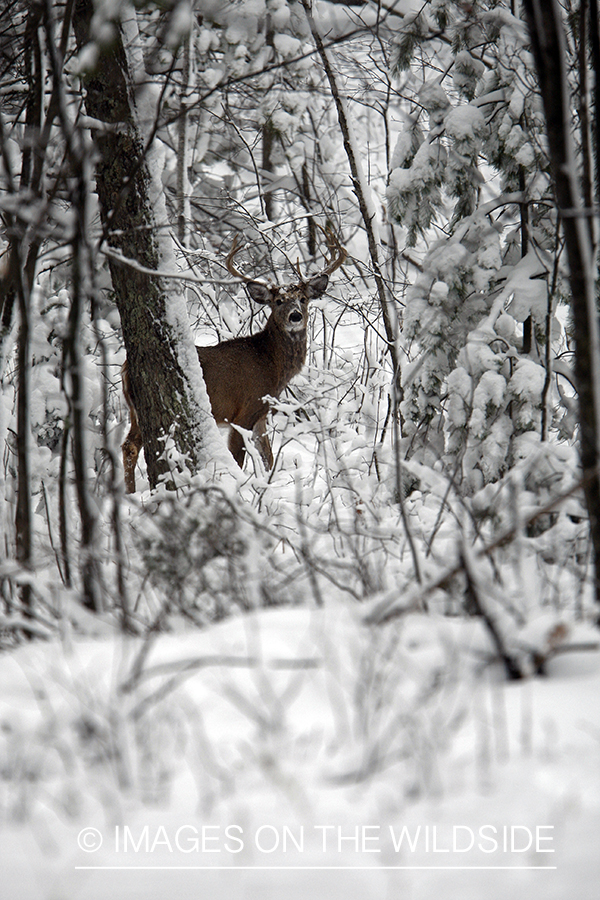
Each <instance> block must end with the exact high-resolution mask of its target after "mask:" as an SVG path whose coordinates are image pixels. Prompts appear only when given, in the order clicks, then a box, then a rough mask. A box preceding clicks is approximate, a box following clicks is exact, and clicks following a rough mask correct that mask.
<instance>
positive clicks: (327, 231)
mask: <svg viewBox="0 0 600 900" xmlns="http://www.w3.org/2000/svg"><path fill="white" fill-rule="evenodd" d="M317 224H318V223H317ZM319 228H320V229H321V231H322V232H323V234H324V235H325V240H326V241H327V250H328V252H329V253H330V254H331V257H330V259H329V261H328V263H327V265H326V267H325V268H324V269H323V270H322V271H321V273H320V274H321V275H331V273H332V272H335V270H336V269H339V268H340V266H342V265H343V264H344V262H345V261H346V259H347V257H348V251H347V250H346V248H345V247H342V245H341V244H340V242H339V240H338V238H337V236H336V234H335V232H334V230H333V227H332V226H331V223H330V222H329V223H328V224H327V227H326V228H323V226H322V225H319Z"/></svg>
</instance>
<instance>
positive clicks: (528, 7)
mask: <svg viewBox="0 0 600 900" xmlns="http://www.w3.org/2000/svg"><path fill="white" fill-rule="evenodd" d="M524 8H525V12H526V16H527V23H528V26H529V32H530V35H531V45H532V50H533V55H534V59H535V64H536V69H537V73H538V79H539V84H540V91H541V94H542V101H543V105H544V113H545V117H546V133H547V136H548V147H549V151H550V166H551V171H552V177H553V181H554V192H555V196H556V203H557V207H558V210H559V213H560V214H561V217H562V228H563V233H564V237H565V245H566V250H567V256H568V260H569V283H570V287H571V309H572V313H573V326H574V335H575V349H576V354H575V377H576V381H577V392H578V397H579V427H580V441H579V443H580V456H581V465H582V468H583V484H584V492H585V499H586V506H587V510H588V515H589V520H590V531H591V537H592V543H593V552H594V561H595V569H596V590H595V593H596V599H597V600H598V602H600V577H599V576H600V476H599V472H598V463H599V461H600V455H599V447H600V430H599V429H600V414H599V410H600V399H599V392H600V358H599V357H600V350H599V343H600V341H599V338H598V311H597V307H596V302H595V288H594V275H595V269H594V263H593V254H592V243H591V239H590V229H589V225H588V222H587V221H586V218H585V217H586V216H589V215H590V214H591V211H590V210H587V211H586V210H584V208H583V206H582V203H581V200H580V198H579V196H578V183H577V173H576V171H575V160H574V152H573V146H572V141H573V136H572V135H571V110H570V103H569V96H568V83H567V73H566V71H565V65H566V62H565V59H566V55H565V52H564V46H563V44H564V35H563V31H562V29H563V24H562V19H561V12H560V8H559V6H558V4H557V3H556V0H550V2H548V0H524ZM595 74H596V80H597V79H598V77H599V76H600V72H598V71H596V73H595ZM596 149H597V148H596Z"/></svg>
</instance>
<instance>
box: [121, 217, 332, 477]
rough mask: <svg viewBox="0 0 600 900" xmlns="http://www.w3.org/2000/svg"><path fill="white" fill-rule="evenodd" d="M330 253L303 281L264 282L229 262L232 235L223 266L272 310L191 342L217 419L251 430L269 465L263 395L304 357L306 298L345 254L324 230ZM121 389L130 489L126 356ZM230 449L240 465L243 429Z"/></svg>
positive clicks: (275, 391) (132, 438)
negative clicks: (240, 328) (221, 334)
mask: <svg viewBox="0 0 600 900" xmlns="http://www.w3.org/2000/svg"><path fill="white" fill-rule="evenodd" d="M327 237H328V245H329V259H328V260H327V265H326V267H325V268H324V269H323V270H322V271H321V272H320V273H319V274H318V275H313V276H312V277H310V278H309V279H307V280H306V281H305V280H303V279H302V276H301V275H300V272H299V270H298V277H299V278H300V280H299V281H298V282H296V283H294V284H291V285H289V286H287V287H279V286H278V285H275V284H266V283H264V282H262V281H255V280H254V279H252V278H248V277H247V276H246V275H242V274H241V273H240V272H238V271H237V269H235V268H234V266H233V258H234V256H235V254H236V253H237V239H235V240H234V242H233V245H232V247H231V250H230V252H229V255H228V257H227V261H226V262H227V271H228V272H229V273H230V274H231V275H234V276H235V277H236V278H241V279H242V280H243V281H244V282H245V283H246V287H247V290H248V293H249V295H250V297H251V298H252V300H255V301H256V302H257V303H265V304H267V305H269V306H270V307H271V315H270V316H269V318H268V320H267V324H266V325H265V327H264V328H263V330H262V331H259V332H258V333H257V334H252V335H250V336H249V337H237V338H233V340H230V341H223V342H222V343H220V344H217V345H216V346H214V347H196V350H197V351H198V358H199V360H200V365H201V367H202V374H203V376H204V381H205V383H206V389H207V391H208V396H209V398H210V404H211V408H212V414H213V416H214V417H215V419H216V421H217V425H237V426H239V427H240V428H243V429H246V430H248V431H252V432H253V437H254V441H255V443H256V445H257V447H258V450H259V453H260V455H261V458H262V460H263V462H264V464H265V467H266V468H267V469H270V468H271V467H272V466H273V453H272V451H271V444H270V442H269V438H268V436H267V433H266V423H267V413H268V412H269V404H268V403H267V401H266V400H265V399H264V398H265V397H266V396H267V395H268V396H270V397H279V395H280V394H281V392H282V391H283V389H284V388H285V387H286V386H287V385H288V383H289V382H290V380H291V379H292V378H293V377H294V375H297V374H298V372H299V371H300V370H301V368H302V366H303V365H304V361H305V359H306V326H307V322H308V304H309V301H310V300H314V299H316V298H317V297H320V296H321V295H322V294H323V293H324V292H325V291H326V289H327V283H328V281H329V276H330V275H331V273H332V272H334V271H335V270H336V269H338V268H339V267H340V266H341V265H342V264H343V262H344V260H345V259H346V250H345V249H344V248H343V247H341V246H340V244H339V242H338V241H337V240H336V239H335V238H334V237H333V235H331V233H330V232H328V233H327ZM122 377H123V394H124V397H125V401H126V403H127V406H128V407H129V416H130V420H131V428H130V429H129V434H128V435H127V437H126V438H125V441H124V442H123V447H122V450H123V468H124V470H125V489H126V491H127V493H128V494H131V493H133V491H135V467H136V464H137V459H138V456H139V452H140V450H141V449H142V446H143V441H142V433H141V431H140V426H139V423H138V419H137V415H136V411H135V406H134V404H133V400H132V396H131V388H130V383H129V371H128V367H127V361H125V363H124V365H123V369H122ZM228 446H229V449H230V451H231V453H232V455H233V458H234V459H235V461H236V462H237V464H238V465H239V466H240V468H241V467H242V466H243V464H244V456H245V446H244V438H243V435H242V434H241V433H240V432H239V431H238V430H236V429H235V428H231V429H230V434H229V444H228Z"/></svg>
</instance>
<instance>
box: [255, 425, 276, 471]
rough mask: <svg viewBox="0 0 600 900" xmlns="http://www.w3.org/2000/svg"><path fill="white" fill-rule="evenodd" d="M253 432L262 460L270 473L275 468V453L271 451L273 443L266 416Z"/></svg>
mask: <svg viewBox="0 0 600 900" xmlns="http://www.w3.org/2000/svg"><path fill="white" fill-rule="evenodd" d="M252 431H253V434H254V443H255V444H256V446H257V447H258V452H259V453H260V458H261V459H262V461H263V463H264V467H265V469H266V470H267V472H270V470H271V469H272V468H273V451H272V450H271V441H270V440H269V437H268V435H267V417H266V416H264V417H263V418H262V419H259V420H258V422H257V423H256V425H255V426H254V428H253V429H252Z"/></svg>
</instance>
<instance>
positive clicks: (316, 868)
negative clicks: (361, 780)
mask: <svg viewBox="0 0 600 900" xmlns="http://www.w3.org/2000/svg"><path fill="white" fill-rule="evenodd" d="M75 868H76V869H85V870H90V869H97V870H119V871H127V870H128V869H131V870H132V871H139V870H141V869H151V870H158V869H161V870H171V871H172V870H178V871H181V870H183V871H186V870H188V869H189V870H190V871H196V872H198V871H199V872H201V871H203V870H206V871H207V872H208V871H212V872H214V871H219V872H236V871H237V872H250V871H257V872H258V871H260V872H265V871H278V872H282V871H283V872H285V871H286V870H288V869H289V870H290V871H306V872H315V871H322V870H328V871H329V870H332V869H334V870H336V871H339V870H346V871H348V870H353V871H355V870H360V871H362V872H365V871H372V872H380V871H391V870H394V871H396V870H398V871H400V870H402V871H406V870H429V869H438V870H439V869H444V870H447V871H452V870H453V869H456V870H457V871H459V870H471V869H481V870H486V871H497V870H499V869H502V870H504V869H506V870H508V869H523V870H526V869H527V870H531V869H549V870H551V871H553V870H556V869H557V868H558V867H557V866H75Z"/></svg>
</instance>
